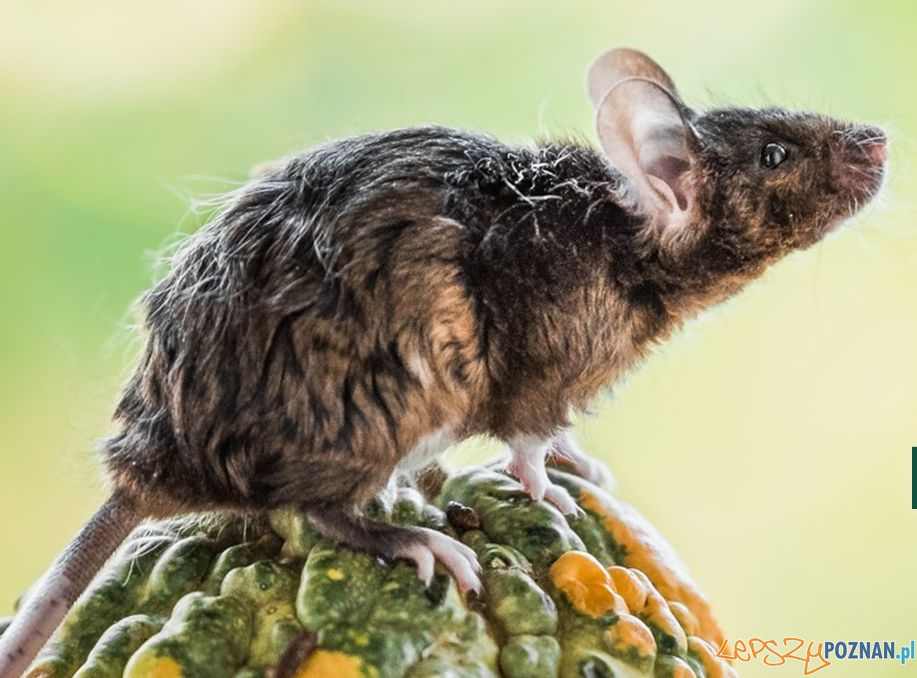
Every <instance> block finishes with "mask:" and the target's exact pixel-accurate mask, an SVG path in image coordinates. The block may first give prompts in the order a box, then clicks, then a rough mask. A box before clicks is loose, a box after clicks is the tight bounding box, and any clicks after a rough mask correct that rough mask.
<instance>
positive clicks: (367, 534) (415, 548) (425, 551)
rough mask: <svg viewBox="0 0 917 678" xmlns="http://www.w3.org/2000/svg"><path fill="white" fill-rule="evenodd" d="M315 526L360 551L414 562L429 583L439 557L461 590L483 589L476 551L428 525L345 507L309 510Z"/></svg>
mask: <svg viewBox="0 0 917 678" xmlns="http://www.w3.org/2000/svg"><path fill="white" fill-rule="evenodd" d="M307 513H308V516H309V518H310V519H311V520H312V523H313V525H314V526H315V528H316V529H317V530H318V531H319V532H321V533H322V534H323V535H325V536H326V537H329V538H331V539H335V540H338V541H341V542H343V543H344V544H346V545H347V546H350V547H352V548H354V549H356V550H358V551H364V552H366V553H370V554H373V555H378V556H383V557H386V558H393V559H394V558H404V559H406V560H410V561H412V562H414V564H415V565H416V566H417V575H418V576H419V577H420V579H421V580H422V581H423V582H424V584H427V585H429V584H430V582H431V581H432V579H433V566H434V564H435V562H436V561H437V560H438V561H439V562H441V563H442V564H443V565H444V566H445V567H446V569H447V570H449V572H450V573H451V574H452V576H453V577H454V578H455V581H456V583H457V584H458V587H459V590H460V591H462V593H468V592H469V591H475V592H480V590H481V580H480V578H479V576H478V575H479V573H480V571H481V570H480V565H478V560H477V556H476V555H475V553H474V551H472V550H471V549H470V548H468V547H467V546H465V545H464V544H462V543H461V542H460V541H457V540H456V539H453V538H452V537H449V536H448V535H445V534H443V533H442V532H437V531H436V530H431V529H428V528H425V527H414V526H405V525H391V524H389V523H383V522H381V521H378V520H373V519H370V518H367V517H365V516H363V515H360V514H359V513H357V512H356V511H352V510H347V509H344V508H331V507H329V508H323V509H309V510H308V511H307Z"/></svg>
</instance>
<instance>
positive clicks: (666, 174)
mask: <svg viewBox="0 0 917 678" xmlns="http://www.w3.org/2000/svg"><path fill="white" fill-rule="evenodd" d="M690 170H691V163H689V162H688V161H687V160H686V159H685V158H676V157H674V156H671V155H665V156H661V157H659V158H657V159H656V160H654V161H653V163H652V164H650V165H648V166H646V174H647V179H648V180H649V181H650V183H651V184H653V187H654V188H656V190H660V187H659V184H663V185H664V186H665V188H666V191H665V193H666V196H667V197H668V198H669V202H670V203H671V204H673V205H678V209H680V210H682V211H684V210H686V209H688V207H689V204H690V201H689V200H688V196H687V193H686V192H685V186H684V179H685V177H687V176H688V172H690Z"/></svg>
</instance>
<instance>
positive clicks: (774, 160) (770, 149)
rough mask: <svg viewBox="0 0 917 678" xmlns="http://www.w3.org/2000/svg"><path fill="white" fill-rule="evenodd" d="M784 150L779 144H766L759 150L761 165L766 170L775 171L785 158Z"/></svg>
mask: <svg viewBox="0 0 917 678" xmlns="http://www.w3.org/2000/svg"><path fill="white" fill-rule="evenodd" d="M787 155H788V154H787V152H786V149H785V148H784V147H783V146H781V145H780V144H774V143H771V144H767V145H766V146H765V147H764V148H762V149H761V164H762V165H763V166H764V167H766V168H767V169H775V168H777V167H779V166H780V165H781V163H783V161H784V160H786V158H787Z"/></svg>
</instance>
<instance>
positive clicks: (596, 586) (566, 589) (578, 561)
mask: <svg viewBox="0 0 917 678" xmlns="http://www.w3.org/2000/svg"><path fill="white" fill-rule="evenodd" d="M550 575H551V581H552V582H553V583H554V586H556V587H557V588H558V589H560V590H561V591H562V592H563V593H564V595H565V596H566V597H567V600H569V601H570V604H571V605H572V606H573V608H574V609H575V610H576V611H577V612H579V613H581V614H585V615H588V616H590V617H592V618H594V619H598V618H599V617H602V616H604V615H606V614H608V613H609V612H615V613H616V614H624V613H626V612H627V605H625V603H624V600H623V599H622V598H621V596H619V595H618V594H617V593H615V590H614V586H613V584H612V581H611V576H610V575H609V574H608V571H607V570H606V569H605V568H604V567H602V564H601V563H600V562H599V561H598V560H596V559H595V558H594V557H593V556H592V555H590V554H589V553H585V552H584V551H568V552H567V553H564V554H563V555H562V556H560V557H559V558H558V559H557V560H555V561H554V564H553V565H551V570H550Z"/></svg>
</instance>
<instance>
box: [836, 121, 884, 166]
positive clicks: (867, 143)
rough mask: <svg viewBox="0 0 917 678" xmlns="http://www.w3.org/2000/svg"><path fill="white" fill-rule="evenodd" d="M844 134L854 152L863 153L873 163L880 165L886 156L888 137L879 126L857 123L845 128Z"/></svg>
mask: <svg viewBox="0 0 917 678" xmlns="http://www.w3.org/2000/svg"><path fill="white" fill-rule="evenodd" d="M845 136H846V139H847V142H848V143H849V144H850V145H851V146H852V147H853V149H852V150H853V151H854V153H856V154H863V155H865V156H866V157H867V158H868V159H869V160H870V161H871V162H872V163H873V164H874V165H881V164H883V163H884V162H885V161H886V159H887V158H888V138H887V137H886V136H885V132H884V131H882V129H881V128H879V127H876V126H875V125H857V126H855V127H852V128H851V129H849V130H847V133H846V134H845Z"/></svg>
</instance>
